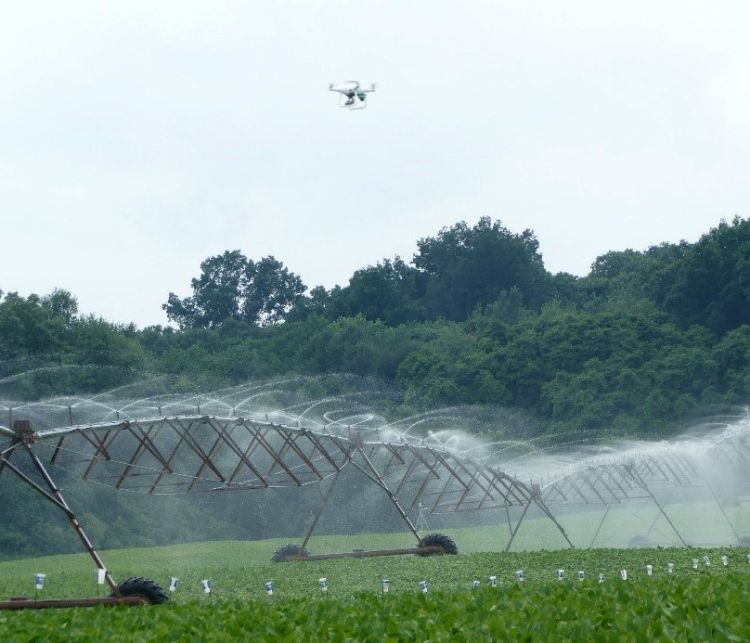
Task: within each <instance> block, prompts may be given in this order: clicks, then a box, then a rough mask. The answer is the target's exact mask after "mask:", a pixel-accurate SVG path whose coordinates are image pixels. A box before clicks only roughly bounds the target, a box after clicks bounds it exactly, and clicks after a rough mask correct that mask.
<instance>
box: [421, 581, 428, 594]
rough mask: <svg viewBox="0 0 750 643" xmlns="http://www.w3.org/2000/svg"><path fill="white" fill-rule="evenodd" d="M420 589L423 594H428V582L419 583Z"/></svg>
mask: <svg viewBox="0 0 750 643" xmlns="http://www.w3.org/2000/svg"><path fill="white" fill-rule="evenodd" d="M419 589H421V590H422V593H423V594H426V593H427V581H426V580H421V581H419Z"/></svg>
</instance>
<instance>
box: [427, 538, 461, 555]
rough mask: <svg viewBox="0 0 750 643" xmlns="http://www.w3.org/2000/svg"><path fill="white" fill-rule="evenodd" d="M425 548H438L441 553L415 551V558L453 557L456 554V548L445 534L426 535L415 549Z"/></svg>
mask: <svg viewBox="0 0 750 643" xmlns="http://www.w3.org/2000/svg"><path fill="white" fill-rule="evenodd" d="M425 547H439V548H440V549H441V551H435V552H432V551H426V552H419V551H417V556H442V555H443V554H452V555H455V554H457V553H458V547H456V543H454V542H453V539H452V538H450V537H449V536H446V535H445V534H427V535H426V536H425V537H424V538H422V542H420V543H419V545H418V546H417V549H418V550H419V549H423V548H425Z"/></svg>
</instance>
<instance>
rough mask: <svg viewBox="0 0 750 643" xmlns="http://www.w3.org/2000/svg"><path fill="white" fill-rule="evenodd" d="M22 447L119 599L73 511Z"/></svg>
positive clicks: (34, 459)
mask: <svg viewBox="0 0 750 643" xmlns="http://www.w3.org/2000/svg"><path fill="white" fill-rule="evenodd" d="M23 446H24V447H25V448H26V451H27V453H28V454H29V457H30V458H31V461H32V462H33V463H34V466H35V467H36V469H37V471H38V472H39V474H40V475H41V476H42V478H43V479H44V481H45V482H46V483H47V486H48V487H49V488H50V491H51V492H52V496H53V497H54V498H55V499H56V501H57V504H58V505H59V506H60V507H62V508H63V510H64V511H65V514H66V515H67V517H68V520H69V521H70V524H71V526H72V527H73V529H74V530H75V532H76V534H78V537H79V538H80V539H81V542H82V543H83V546H84V547H85V548H86V551H88V553H89V555H90V556H91V558H93V559H94V562H95V563H96V566H97V567H98V568H99V569H105V570H106V573H105V576H104V579H105V581H106V582H107V585H109V587H110V588H111V589H112V592H113V593H114V594H115V596H117V597H119V596H120V591H119V589H118V588H117V583H115V581H114V579H113V578H112V575H111V574H110V572H109V570H108V569H107V567H106V565H105V564H104V561H102V559H101V557H100V556H99V552H97V551H96V549H95V548H94V545H93V544H92V542H91V541H90V540H89V537H88V536H87V535H86V532H85V531H83V527H82V526H81V523H80V522H78V519H77V518H76V516H75V514H74V513H73V511H72V510H71V509H70V507H69V506H68V503H67V502H65V498H63V495H62V493H61V492H60V489H59V487H58V486H57V485H56V484H55V482H54V480H52V478H51V477H50V475H49V473H47V470H46V469H45V468H44V465H43V464H42V461H41V460H40V459H39V458H38V457H37V455H36V453H34V451H33V449H32V448H31V445H29V444H28V443H27V442H24V445H23Z"/></svg>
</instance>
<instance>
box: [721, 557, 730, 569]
mask: <svg viewBox="0 0 750 643" xmlns="http://www.w3.org/2000/svg"><path fill="white" fill-rule="evenodd" d="M721 564H722V565H724V567H726V566H727V565H729V558H727V557H726V556H722V557H721Z"/></svg>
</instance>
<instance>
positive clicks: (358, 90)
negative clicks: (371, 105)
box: [328, 80, 375, 109]
mask: <svg viewBox="0 0 750 643" xmlns="http://www.w3.org/2000/svg"><path fill="white" fill-rule="evenodd" d="M328 89H329V91H332V92H337V93H339V94H341V96H340V100H339V105H340V106H341V107H348V108H349V109H364V108H365V107H367V94H370V93H372V92H374V91H375V83H372V84H371V85H370V89H363V88H362V87H360V86H359V81H358V80H345V81H344V82H342V83H331V84H330V85H329V86H328Z"/></svg>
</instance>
